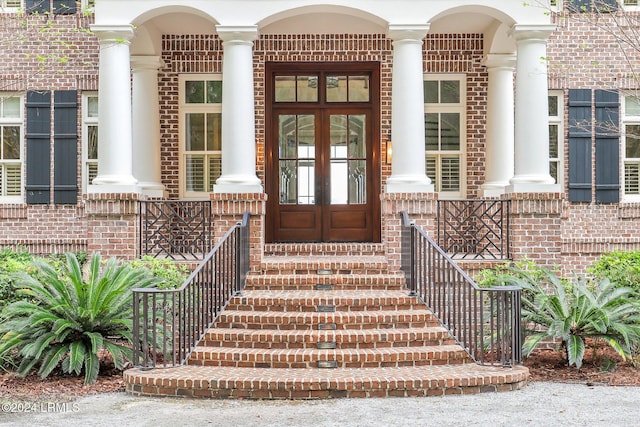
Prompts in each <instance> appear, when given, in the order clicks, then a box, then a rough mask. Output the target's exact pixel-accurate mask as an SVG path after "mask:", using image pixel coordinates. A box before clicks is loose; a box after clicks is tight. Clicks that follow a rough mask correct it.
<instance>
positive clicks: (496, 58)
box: [482, 53, 517, 70]
mask: <svg viewBox="0 0 640 427" xmlns="http://www.w3.org/2000/svg"><path fill="white" fill-rule="evenodd" d="M516 58H517V56H516V55H514V54H510V53H489V54H487V55H485V57H484V58H483V59H482V65H483V66H485V67H486V68H487V69H495V68H504V69H510V70H514V69H515V68H516Z"/></svg>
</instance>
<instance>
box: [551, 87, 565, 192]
mask: <svg viewBox="0 0 640 427" xmlns="http://www.w3.org/2000/svg"><path fill="white" fill-rule="evenodd" d="M549 96H550V97H551V96H555V97H557V100H558V104H557V110H558V115H557V116H552V115H551V113H549V126H550V127H551V126H556V127H557V128H558V147H557V150H558V151H557V152H558V157H556V158H551V155H549V171H551V163H553V162H555V163H556V164H557V175H558V176H557V179H556V184H559V185H560V188H562V189H564V153H565V141H564V91H562V90H550V91H549ZM549 144H551V141H549Z"/></svg>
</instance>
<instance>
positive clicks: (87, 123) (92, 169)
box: [82, 93, 98, 190]
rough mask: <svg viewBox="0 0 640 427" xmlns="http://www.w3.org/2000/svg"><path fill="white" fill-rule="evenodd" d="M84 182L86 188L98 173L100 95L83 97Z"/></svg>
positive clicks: (85, 95)
mask: <svg viewBox="0 0 640 427" xmlns="http://www.w3.org/2000/svg"><path fill="white" fill-rule="evenodd" d="M82 144H83V150H82V153H83V155H82V160H83V168H82V184H83V187H84V189H85V190H86V188H87V185H91V183H92V182H93V179H94V178H95V177H96V176H97V175H98V95H97V94H96V93H85V94H84V95H83V97H82Z"/></svg>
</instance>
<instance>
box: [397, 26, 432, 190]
mask: <svg viewBox="0 0 640 427" xmlns="http://www.w3.org/2000/svg"><path fill="white" fill-rule="evenodd" d="M427 31H429V25H428V24H427V25H424V24H420V25H389V29H388V31H387V37H389V38H390V39H391V40H393V76H392V81H391V83H392V88H391V90H392V94H391V96H392V100H391V141H392V142H393V158H392V162H391V176H390V177H389V178H388V179H387V186H386V192H387V193H420V192H433V191H434V188H433V184H432V183H431V180H430V179H429V177H427V175H426V173H425V147H424V135H425V134H424V89H423V87H424V83H423V81H424V76H423V67H422V39H424V37H425V36H426V35H427Z"/></svg>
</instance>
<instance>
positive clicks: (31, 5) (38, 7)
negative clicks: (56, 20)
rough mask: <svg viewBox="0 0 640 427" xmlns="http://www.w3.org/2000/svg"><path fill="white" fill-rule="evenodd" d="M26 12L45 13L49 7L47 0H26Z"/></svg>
mask: <svg viewBox="0 0 640 427" xmlns="http://www.w3.org/2000/svg"><path fill="white" fill-rule="evenodd" d="M25 8H26V10H27V13H47V12H49V11H50V10H51V9H50V4H49V0H26V4H25Z"/></svg>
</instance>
